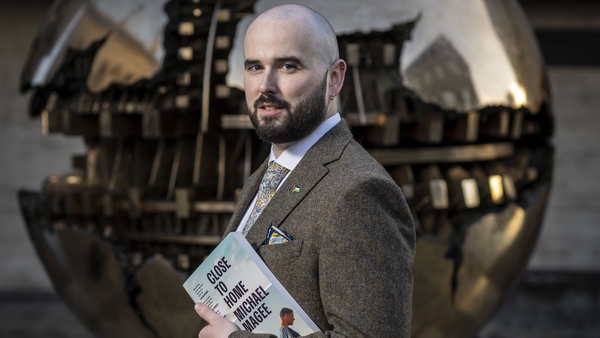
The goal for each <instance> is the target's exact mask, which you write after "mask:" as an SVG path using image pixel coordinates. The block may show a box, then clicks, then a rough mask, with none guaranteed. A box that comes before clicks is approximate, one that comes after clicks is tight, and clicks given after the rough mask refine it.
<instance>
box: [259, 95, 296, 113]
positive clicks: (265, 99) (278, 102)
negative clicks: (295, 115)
mask: <svg viewBox="0 0 600 338" xmlns="http://www.w3.org/2000/svg"><path fill="white" fill-rule="evenodd" d="M261 104H270V105H274V106H277V107H282V108H284V109H289V108H290V104H289V103H288V102H287V101H285V100H282V99H279V98H277V97H275V96H273V95H265V94H261V96H260V97H259V98H258V99H256V101H254V111H256V110H257V109H258V106H260V105H261Z"/></svg>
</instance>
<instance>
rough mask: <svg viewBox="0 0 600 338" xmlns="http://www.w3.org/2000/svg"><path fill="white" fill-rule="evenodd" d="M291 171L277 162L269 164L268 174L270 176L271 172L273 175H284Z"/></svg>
mask: <svg viewBox="0 0 600 338" xmlns="http://www.w3.org/2000/svg"><path fill="white" fill-rule="evenodd" d="M289 171H290V170H289V169H288V168H286V167H284V166H282V165H281V164H279V163H277V162H275V161H271V162H269V168H268V169H267V174H269V172H271V173H276V174H281V173H283V175H285V174H287V173H288V172H289Z"/></svg>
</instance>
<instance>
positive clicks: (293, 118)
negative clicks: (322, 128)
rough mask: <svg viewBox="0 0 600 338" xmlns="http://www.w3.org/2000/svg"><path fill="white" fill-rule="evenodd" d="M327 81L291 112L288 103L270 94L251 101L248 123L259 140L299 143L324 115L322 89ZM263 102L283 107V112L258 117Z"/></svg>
mask: <svg viewBox="0 0 600 338" xmlns="http://www.w3.org/2000/svg"><path fill="white" fill-rule="evenodd" d="M326 87H327V78H325V79H324V81H323V82H322V83H321V85H320V86H319V87H318V88H316V89H315V90H314V91H313V92H312V93H311V95H310V96H309V97H307V98H306V99H305V100H303V101H301V102H300V103H298V106H297V107H295V108H294V109H292V108H291V106H290V104H289V103H288V102H287V101H284V100H281V99H279V98H277V97H275V96H273V95H265V94H262V95H261V96H260V97H259V98H258V99H257V100H256V101H254V110H252V111H249V113H248V115H249V116H250V121H251V122H252V125H253V126H254V129H255V130H256V134H257V135H258V137H259V138H260V139H261V140H263V141H266V142H269V143H275V144H283V143H291V142H296V141H298V140H301V139H303V138H305V137H306V136H308V135H309V134H310V133H312V132H313V131H314V130H315V129H316V128H317V127H318V126H319V125H320V124H321V123H322V122H323V121H325V116H326V112H325V109H326V104H325V89H326ZM264 103H270V104H274V105H276V106H279V107H283V109H284V111H282V112H281V113H279V114H277V115H275V116H260V117H259V116H258V112H257V109H258V106H259V105H261V104H264Z"/></svg>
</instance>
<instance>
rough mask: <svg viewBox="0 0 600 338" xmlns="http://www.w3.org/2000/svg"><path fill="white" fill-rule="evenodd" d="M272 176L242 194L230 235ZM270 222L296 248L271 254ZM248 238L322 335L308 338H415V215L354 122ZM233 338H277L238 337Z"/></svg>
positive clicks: (304, 163) (315, 151)
mask: <svg viewBox="0 0 600 338" xmlns="http://www.w3.org/2000/svg"><path fill="white" fill-rule="evenodd" d="M266 168H267V162H266V161H265V163H263V165H262V166H261V167H260V168H259V169H258V170H257V171H256V172H255V173H254V174H253V175H252V176H251V177H250V178H249V180H248V182H247V183H246V185H245V186H244V188H243V189H242V193H241V196H240V199H239V202H238V206H237V209H236V211H235V213H234V214H233V216H232V219H231V222H230V223H229V226H228V227H227V230H226V232H225V235H227V234H228V233H229V232H231V231H234V230H235V228H236V227H237V226H238V224H239V222H240V220H241V218H242V217H243V214H244V212H245V210H246V209H247V208H248V205H249V204H250V202H251V201H252V198H253V197H254V194H255V193H256V191H257V190H258V186H259V184H260V181H261V179H262V177H263V175H264V172H265V171H266ZM294 185H296V186H299V187H300V192H293V191H292V190H293V186H294ZM271 222H274V223H275V224H277V225H279V227H280V228H281V229H282V230H284V231H286V232H287V233H289V234H291V235H292V236H294V241H292V242H288V243H284V244H278V245H262V243H263V241H264V239H265V235H266V233H267V227H268V226H269V224H270V223H271ZM246 238H247V239H248V241H249V242H250V244H252V246H253V247H254V248H256V249H257V251H258V253H259V255H260V256H261V257H262V259H263V260H264V261H265V263H266V264H267V266H268V267H269V268H270V269H271V271H272V272H273V274H275V276H276V277H277V278H278V279H279V281H280V282H281V283H282V284H283V286H284V287H285V288H286V289H287V290H288V292H289V293H290V294H291V295H292V297H294V299H295V300H296V301H297V302H298V304H299V305H300V306H301V307H302V308H303V309H304V310H305V311H306V313H307V314H308V315H309V316H310V317H311V318H312V320H313V321H314V322H315V323H316V324H317V325H318V326H319V327H320V328H321V330H323V332H319V333H314V334H311V335H310V336H309V337H378V338H381V337H409V336H410V322H411V301H412V286H413V285H412V262H413V256H414V249H415V229H414V224H413V220H412V217H411V213H410V211H409V209H408V206H407V204H406V201H405V199H404V196H403V195H402V192H401V191H400V188H399V187H398V186H397V185H396V184H395V183H394V181H393V180H392V179H391V177H390V176H389V175H388V174H387V172H386V171H385V170H384V169H383V167H382V166H381V165H379V163H377V162H376V161H375V160H374V159H373V158H372V157H371V156H370V155H369V154H368V153H367V152H366V151H365V150H364V149H363V148H362V147H361V146H360V145H359V144H358V143H356V141H354V139H353V138H352V134H351V133H350V131H349V130H348V128H347V127H346V124H345V122H341V123H339V124H338V125H337V126H335V127H333V128H332V129H331V130H330V131H329V132H328V133H327V134H325V135H324V136H323V137H322V138H321V139H320V140H319V141H318V142H317V143H316V144H315V145H314V146H313V147H312V148H311V149H310V150H309V151H308V152H307V153H306V155H305V156H304V158H303V159H302V160H301V161H300V163H299V164H298V166H297V167H296V168H295V169H294V170H293V171H292V172H291V174H290V176H289V177H288V178H287V179H286V181H285V182H284V183H283V184H282V186H281V187H280V188H279V190H278V191H277V193H276V194H275V195H274V196H273V198H272V199H271V201H270V202H269V204H268V205H267V207H266V208H265V209H264V211H263V213H262V214H261V215H260V216H259V217H258V219H257V220H256V223H255V224H254V226H253V227H252V228H251V229H250V232H249V233H248V235H247V236H246ZM230 337H274V336H272V335H266V334H252V333H249V332H246V331H238V332H234V333H232V334H231V335H230Z"/></svg>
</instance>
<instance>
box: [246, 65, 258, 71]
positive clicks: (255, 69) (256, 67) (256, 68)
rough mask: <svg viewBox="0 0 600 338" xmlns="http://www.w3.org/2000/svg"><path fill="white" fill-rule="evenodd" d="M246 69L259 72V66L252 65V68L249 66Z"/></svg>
mask: <svg viewBox="0 0 600 338" xmlns="http://www.w3.org/2000/svg"><path fill="white" fill-rule="evenodd" d="M247 69H248V71H251V72H256V71H258V70H260V66H259V65H253V66H249V67H248V68H247Z"/></svg>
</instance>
